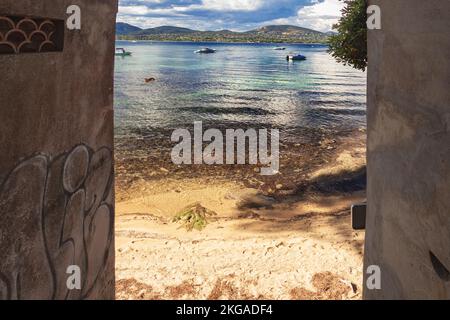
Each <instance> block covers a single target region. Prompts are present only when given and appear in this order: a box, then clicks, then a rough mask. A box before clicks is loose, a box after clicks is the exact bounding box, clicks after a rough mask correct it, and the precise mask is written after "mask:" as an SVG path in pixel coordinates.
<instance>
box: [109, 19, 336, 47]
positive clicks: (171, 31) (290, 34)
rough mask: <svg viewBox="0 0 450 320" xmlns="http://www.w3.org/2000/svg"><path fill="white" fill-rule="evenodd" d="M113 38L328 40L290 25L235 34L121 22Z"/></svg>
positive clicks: (313, 32) (266, 40) (270, 26)
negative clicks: (152, 26) (145, 27)
mask: <svg viewBox="0 0 450 320" xmlns="http://www.w3.org/2000/svg"><path fill="white" fill-rule="evenodd" d="M116 35H117V38H118V39H119V40H155V41H197V42H202V41H205V42H206V41H217V42H280V43H281V42H288V43H289V42H303V43H312V42H318V43H324V42H326V41H327V39H328V37H329V35H328V34H326V33H323V32H320V31H316V30H312V29H308V28H304V27H299V26H294V25H268V26H263V27H260V28H257V29H253V30H249V31H244V32H237V31H230V30H218V31H199V30H193V29H189V28H182V27H175V26H159V27H155V28H148V29H142V28H139V27H136V26H133V25H130V24H127V23H123V22H118V23H117V25H116Z"/></svg>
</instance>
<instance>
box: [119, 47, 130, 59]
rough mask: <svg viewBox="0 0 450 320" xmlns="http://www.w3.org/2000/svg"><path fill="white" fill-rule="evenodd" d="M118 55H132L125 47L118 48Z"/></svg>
mask: <svg viewBox="0 0 450 320" xmlns="http://www.w3.org/2000/svg"><path fill="white" fill-rule="evenodd" d="M116 56H119V57H127V56H131V52H130V51H126V50H125V49H124V48H116Z"/></svg>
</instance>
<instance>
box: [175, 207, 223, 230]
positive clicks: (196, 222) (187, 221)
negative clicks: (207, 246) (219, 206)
mask: <svg viewBox="0 0 450 320" xmlns="http://www.w3.org/2000/svg"><path fill="white" fill-rule="evenodd" d="M208 216H210V217H212V216H217V214H216V213H215V212H214V211H211V210H209V209H206V208H205V207H203V206H202V205H201V204H200V203H198V202H197V203H195V204H191V205H189V206H187V207H185V208H184V209H183V210H181V211H180V212H179V213H177V215H176V216H175V217H174V218H173V220H172V222H174V223H181V224H182V227H185V228H186V230H187V231H192V230H194V229H195V230H198V231H202V230H203V229H205V228H206V225H207V224H208V220H207V218H208Z"/></svg>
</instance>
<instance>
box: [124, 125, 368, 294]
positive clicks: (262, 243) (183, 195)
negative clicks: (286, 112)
mask: <svg viewBox="0 0 450 320" xmlns="http://www.w3.org/2000/svg"><path fill="white" fill-rule="evenodd" d="M302 139H303V141H304V142H303V143H302V142H298V141H299V139H297V140H296V139H292V140H290V139H289V138H286V139H284V140H283V143H282V147H281V148H282V150H281V155H282V158H281V172H280V174H279V175H277V176H269V177H262V176H260V175H259V174H258V173H257V171H258V170H256V168H254V167H252V166H234V167H232V168H230V167H226V166H219V167H217V166H198V167H193V166H190V167H189V166H185V167H183V166H181V167H178V166H175V165H171V164H169V163H170V162H169V161H167V154H168V152H167V150H168V148H169V147H170V146H169V145H167V146H166V148H164V145H163V143H162V141H157V140H155V139H149V140H148V141H145V140H142V141H140V142H139V143H141V144H142V145H146V147H148V150H157V152H154V153H151V152H149V153H147V154H145V153H134V155H135V156H134V157H132V156H130V153H129V151H126V150H125V151H123V153H121V151H120V150H124V148H119V149H118V150H119V151H118V155H117V162H116V171H117V190H116V193H117V208H116V278H117V298H118V299H360V298H361V286H362V259H363V239H364V233H363V232H355V231H353V230H352V229H351V225H350V212H349V208H350V206H351V204H353V203H359V202H363V201H365V133H364V131H363V130H356V131H352V132H341V133H340V134H339V135H333V136H331V135H330V134H327V133H324V132H322V133H321V134H317V132H313V133H311V135H310V136H305V135H303V136H302ZM300 140H301V139H300ZM142 145H141V148H142ZM156 145H157V146H158V148H154V147H155V146H156ZM142 150H144V149H143V148H142ZM195 203H198V204H199V205H200V206H201V207H202V208H206V209H207V210H208V211H210V212H212V213H214V214H212V215H211V216H208V217H207V225H206V228H204V229H203V230H202V231H197V230H193V231H187V230H186V229H185V228H184V227H183V225H181V224H179V223H175V222H173V218H174V216H175V215H176V214H177V213H178V212H180V210H182V209H183V208H185V207H186V206H189V205H193V204H195Z"/></svg>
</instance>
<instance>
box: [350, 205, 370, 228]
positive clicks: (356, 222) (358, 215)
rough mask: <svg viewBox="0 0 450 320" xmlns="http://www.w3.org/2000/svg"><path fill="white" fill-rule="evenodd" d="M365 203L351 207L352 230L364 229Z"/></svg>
mask: <svg viewBox="0 0 450 320" xmlns="http://www.w3.org/2000/svg"><path fill="white" fill-rule="evenodd" d="M366 213H367V204H365V203H364V204H355V205H353V206H352V208H351V215H352V228H353V230H365V229H366Z"/></svg>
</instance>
